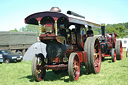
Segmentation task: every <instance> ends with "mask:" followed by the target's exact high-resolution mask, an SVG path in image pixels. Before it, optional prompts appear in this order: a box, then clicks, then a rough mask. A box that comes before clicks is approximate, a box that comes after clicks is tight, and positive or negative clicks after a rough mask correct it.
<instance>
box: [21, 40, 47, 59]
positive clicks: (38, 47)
mask: <svg viewBox="0 0 128 85" xmlns="http://www.w3.org/2000/svg"><path fill="white" fill-rule="evenodd" d="M39 53H42V54H43V55H44V57H45V58H46V56H47V52H46V44H45V43H42V42H36V43H34V44H32V45H31V46H30V47H29V49H28V50H27V51H26V53H25V55H24V57H23V60H24V61H27V60H32V59H33V57H34V56H35V54H39Z"/></svg>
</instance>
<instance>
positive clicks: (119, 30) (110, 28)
mask: <svg viewBox="0 0 128 85" xmlns="http://www.w3.org/2000/svg"><path fill="white" fill-rule="evenodd" d="M125 30H126V28H125V26H124V24H123V23H119V24H107V25H106V32H107V33H113V32H114V33H116V34H118V37H121V38H122V37H125V36H126V35H127V33H126V32H125Z"/></svg>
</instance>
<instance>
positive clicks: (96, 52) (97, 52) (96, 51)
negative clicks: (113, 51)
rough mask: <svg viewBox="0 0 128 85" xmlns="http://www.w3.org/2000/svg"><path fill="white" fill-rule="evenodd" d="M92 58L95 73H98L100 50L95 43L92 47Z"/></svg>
mask: <svg viewBox="0 0 128 85" xmlns="http://www.w3.org/2000/svg"><path fill="white" fill-rule="evenodd" d="M93 58H94V66H95V69H96V72H99V71H100V67H101V49H100V46H99V45H98V43H97V42H95V45H94V50H93Z"/></svg>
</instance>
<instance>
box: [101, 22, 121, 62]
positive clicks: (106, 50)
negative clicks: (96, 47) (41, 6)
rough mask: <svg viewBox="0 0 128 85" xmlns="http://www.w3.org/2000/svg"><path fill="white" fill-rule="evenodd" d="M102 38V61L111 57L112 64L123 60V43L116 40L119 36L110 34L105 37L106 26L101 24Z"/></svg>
mask: <svg viewBox="0 0 128 85" xmlns="http://www.w3.org/2000/svg"><path fill="white" fill-rule="evenodd" d="M101 31H102V36H101V37H100V39H99V40H100V47H101V52H102V60H104V58H105V57H108V56H111V59H112V62H115V61H116V59H117V60H121V59H122V58H123V49H122V42H121V41H120V40H116V37H117V34H115V33H109V34H107V35H106V36H105V24H101Z"/></svg>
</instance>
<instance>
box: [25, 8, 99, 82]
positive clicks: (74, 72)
mask: <svg viewBox="0 0 128 85" xmlns="http://www.w3.org/2000/svg"><path fill="white" fill-rule="evenodd" d="M60 11H61V10H60V9H59V8H56V7H53V8H52V9H51V10H50V11H46V12H39V13H35V14H32V15H30V16H28V17H26V18H25V23H27V24H33V25H39V26H40V27H41V28H40V29H41V35H40V36H39V39H40V43H43V44H45V45H46V49H45V46H42V47H41V48H40V49H41V50H42V49H44V50H45V51H46V53H47V55H45V54H44V53H43V52H42V51H40V52H37V53H35V55H32V56H34V57H33V61H32V75H33V78H34V80H35V81H37V82H38V81H41V80H44V78H45V74H46V70H49V69H51V70H52V71H53V72H54V73H55V74H58V73H60V72H64V71H66V70H68V74H69V80H70V81H77V80H78V78H79V76H80V67H82V66H85V71H86V73H88V74H90V73H94V74H97V73H99V72H100V67H101V49H100V42H99V39H98V38H95V37H87V36H86V27H85V25H88V26H94V27H100V25H99V24H96V23H92V22H89V21H86V20H85V17H84V16H81V15H79V14H77V13H74V12H72V11H68V12H67V14H63V13H60ZM71 25H74V26H75V27H74V28H72V29H70V26H71ZM39 46H40V44H39ZM40 49H39V50H40ZM34 50H37V48H35V49H34Z"/></svg>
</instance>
